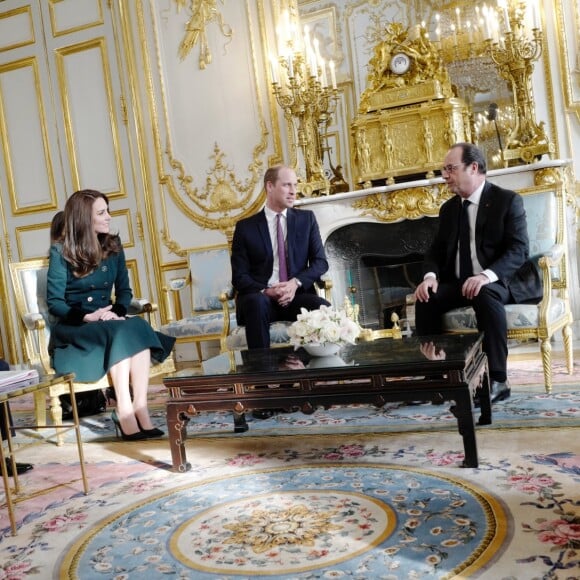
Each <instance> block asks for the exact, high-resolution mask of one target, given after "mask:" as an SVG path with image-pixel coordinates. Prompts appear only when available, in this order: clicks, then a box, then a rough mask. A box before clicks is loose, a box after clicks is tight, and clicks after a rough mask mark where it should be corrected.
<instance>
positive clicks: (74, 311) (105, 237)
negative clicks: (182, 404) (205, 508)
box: [47, 190, 175, 441]
mask: <svg viewBox="0 0 580 580" xmlns="http://www.w3.org/2000/svg"><path fill="white" fill-rule="evenodd" d="M110 222H111V216H110V214H109V202H108V199H107V197H106V196H105V194H103V193H101V192H98V191H93V190H82V191H77V192H75V193H74V194H73V195H72V196H71V197H70V198H69V199H68V200H67V202H66V205H65V208H64V229H63V236H62V241H61V242H57V243H55V244H52V245H51V248H50V261H49V267H48V280H47V301H48V309H49V312H50V314H51V315H53V316H54V317H55V318H56V320H57V321H56V323H55V324H53V325H52V329H51V337H50V340H51V343H50V354H51V356H52V360H53V366H54V369H55V370H56V371H57V372H58V373H70V372H73V373H75V375H76V380H77V381H79V382H94V381H97V380H99V379H100V378H101V377H103V376H104V375H105V374H107V373H109V376H110V377H111V380H112V382H113V386H114V388H115V396H116V399H117V410H116V412H113V415H112V419H113V421H114V422H115V425H116V427H118V428H120V430H121V435H122V437H123V439H125V440H129V441H136V440H141V439H147V438H151V437H160V436H161V435H163V432H162V431H161V430H160V429H156V428H154V427H153V424H152V422H151V418H150V416H149V409H148V406H147V391H148V389H149V367H150V364H151V358H154V359H155V360H157V361H158V362H161V361H163V360H164V359H165V358H166V357H167V356H168V355H169V353H170V352H171V349H172V348H173V345H174V343H175V339H174V338H172V337H169V336H167V335H165V334H161V333H159V332H156V331H154V330H153V329H152V328H151V326H150V325H149V323H148V322H147V321H145V320H144V319H143V318H140V317H138V316H132V317H127V316H126V314H127V310H128V307H129V304H130V302H131V299H132V297H133V293H132V291H131V288H130V286H129V274H128V272H127V266H126V264H125V254H124V252H123V247H122V245H121V241H120V238H119V236H118V235H114V234H111V233H110V231H109V228H110ZM113 292H114V296H115V300H114V302H113V300H112V295H113ZM129 385H131V388H132V393H133V397H132V398H131V391H130V388H129Z"/></svg>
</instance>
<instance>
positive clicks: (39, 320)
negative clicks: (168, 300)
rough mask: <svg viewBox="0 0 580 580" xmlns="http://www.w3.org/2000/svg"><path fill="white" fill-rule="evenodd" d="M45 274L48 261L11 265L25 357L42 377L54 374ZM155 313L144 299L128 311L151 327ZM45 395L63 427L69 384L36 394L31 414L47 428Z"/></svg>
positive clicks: (83, 386) (81, 386) (167, 367)
mask: <svg viewBox="0 0 580 580" xmlns="http://www.w3.org/2000/svg"><path fill="white" fill-rule="evenodd" d="M47 273H48V259H40V260H30V261H26V262H12V263H10V275H11V278H12V286H13V288H14V295H15V298H16V308H17V310H18V316H19V319H20V322H21V333H22V344H23V347H24V356H25V357H26V361H25V362H27V363H28V364H30V365H31V366H33V367H35V368H37V369H38V371H39V372H40V373H41V374H45V375H51V374H54V369H53V368H52V366H51V361H50V356H49V354H48V343H49V339H50V322H51V320H50V314H49V312H48V306H47V303H46V277H47ZM156 310H157V305H156V304H151V303H150V302H148V301H146V300H143V299H141V300H133V301H132V303H131V307H130V310H129V314H130V315H139V314H142V315H145V316H147V317H148V318H149V322H150V323H151V324H152V325H153V326H154V320H152V318H151V316H150V315H151V313H152V312H155V311H156ZM174 370H175V364H174V361H173V358H172V357H168V358H167V359H166V360H165V361H164V362H163V363H161V364H153V365H152V366H151V376H152V377H154V376H158V375H161V374H164V373H169V372H173V371H174ZM109 385H110V383H109V378H108V377H107V376H105V377H103V378H102V379H101V380H100V381H98V382H96V383H79V382H75V383H74V389H75V392H77V393H81V392H83V391H91V390H93V389H103V388H106V387H108V386H109ZM46 393H48V396H49V400H50V413H51V417H52V421H53V424H54V425H55V427H58V426H59V425H62V408H61V405H60V400H59V396H60V395H62V394H65V393H68V385H66V384H65V383H62V384H56V385H53V386H52V387H50V388H49V389H47V390H44V391H42V392H40V393H36V394H35V400H34V412H35V416H36V423H37V424H38V425H46V405H45V396H46ZM62 443H63V439H62V436H60V435H59V434H58V432H57V445H62Z"/></svg>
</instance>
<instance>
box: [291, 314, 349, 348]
mask: <svg viewBox="0 0 580 580" xmlns="http://www.w3.org/2000/svg"><path fill="white" fill-rule="evenodd" d="M359 334H360V326H359V325H358V324H357V323H356V322H354V321H353V320H351V319H350V318H349V317H348V316H347V314H346V311H345V310H337V309H335V308H333V307H331V306H321V307H320V308H319V309H318V310H310V311H309V310H306V309H305V308H301V310H300V314H299V315H298V318H297V319H296V322H293V323H292V324H291V325H290V327H289V328H288V335H289V337H290V343H291V344H293V345H294V348H295V349H297V348H299V347H300V346H302V345H305V344H307V345H323V344H340V345H343V344H347V343H348V344H354V343H355V342H356V339H357V337H358V336H359Z"/></svg>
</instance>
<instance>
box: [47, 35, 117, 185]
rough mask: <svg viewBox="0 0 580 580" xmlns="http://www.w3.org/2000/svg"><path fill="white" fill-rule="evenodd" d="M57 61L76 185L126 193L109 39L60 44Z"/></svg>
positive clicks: (69, 153)
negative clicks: (108, 48) (97, 148)
mask: <svg viewBox="0 0 580 580" xmlns="http://www.w3.org/2000/svg"><path fill="white" fill-rule="evenodd" d="M56 65H57V70H58V81H59V88H60V93H61V98H62V102H63V108H64V116H65V130H66V137H67V145H68V155H69V158H70V160H71V166H72V172H73V187H74V189H75V190H77V189H80V188H81V187H88V184H100V186H99V187H100V189H101V190H102V191H103V192H104V193H106V194H107V195H109V196H111V197H115V196H116V195H125V194H126V190H125V180H124V176H123V169H122V166H121V160H122V158H123V156H122V155H121V152H120V150H119V130H118V128H117V119H116V115H115V111H116V106H115V103H114V102H113V91H112V83H111V70H110V65H109V61H108V56H107V47H106V40H105V39H104V38H96V39H92V40H89V41H86V42H82V43H79V44H73V45H70V46H67V47H64V48H59V49H58V50H57V51H56ZM87 87H91V89H90V90H87ZM95 143H98V144H99V151H98V152H97V151H95Z"/></svg>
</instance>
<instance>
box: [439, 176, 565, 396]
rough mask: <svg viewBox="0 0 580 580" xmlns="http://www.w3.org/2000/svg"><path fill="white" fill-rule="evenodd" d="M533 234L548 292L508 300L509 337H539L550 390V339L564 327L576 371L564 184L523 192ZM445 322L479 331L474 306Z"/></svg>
mask: <svg viewBox="0 0 580 580" xmlns="http://www.w3.org/2000/svg"><path fill="white" fill-rule="evenodd" d="M521 193H522V196H523V200H524V207H525V210H526V215H527V221H528V235H529V239H530V258H531V259H532V260H534V261H535V262H536V263H537V265H538V267H539V269H540V271H541V275H542V282H543V289H544V296H543V299H542V300H541V302H540V303H539V304H507V305H506V307H505V308H506V313H507V322H508V339H513V340H519V341H523V340H530V339H534V340H538V341H539V342H540V349H541V353H542V365H543V368H544V381H545V388H546V392H547V393H550V392H551V390H552V359H551V353H552V346H551V342H550V341H551V339H552V337H553V335H554V334H555V333H556V332H557V331H558V330H561V331H562V337H563V341H564V350H565V354H566V366H567V369H568V372H569V373H572V370H573V366H574V355H573V348H572V329H571V324H572V311H571V309H570V301H569V298H568V281H567V245H566V244H567V239H566V213H565V212H566V190H565V187H564V186H563V185H562V184H554V185H550V186H542V187H536V188H533V189H530V190H528V191H524V192H521ZM444 327H445V329H446V330H447V331H450V332H466V331H470V330H471V331H475V330H476V329H477V324H476V320H475V314H474V312H473V309H472V308H470V307H465V308H457V309H455V310H451V311H450V312H448V313H447V314H446V316H445V318H444Z"/></svg>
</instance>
